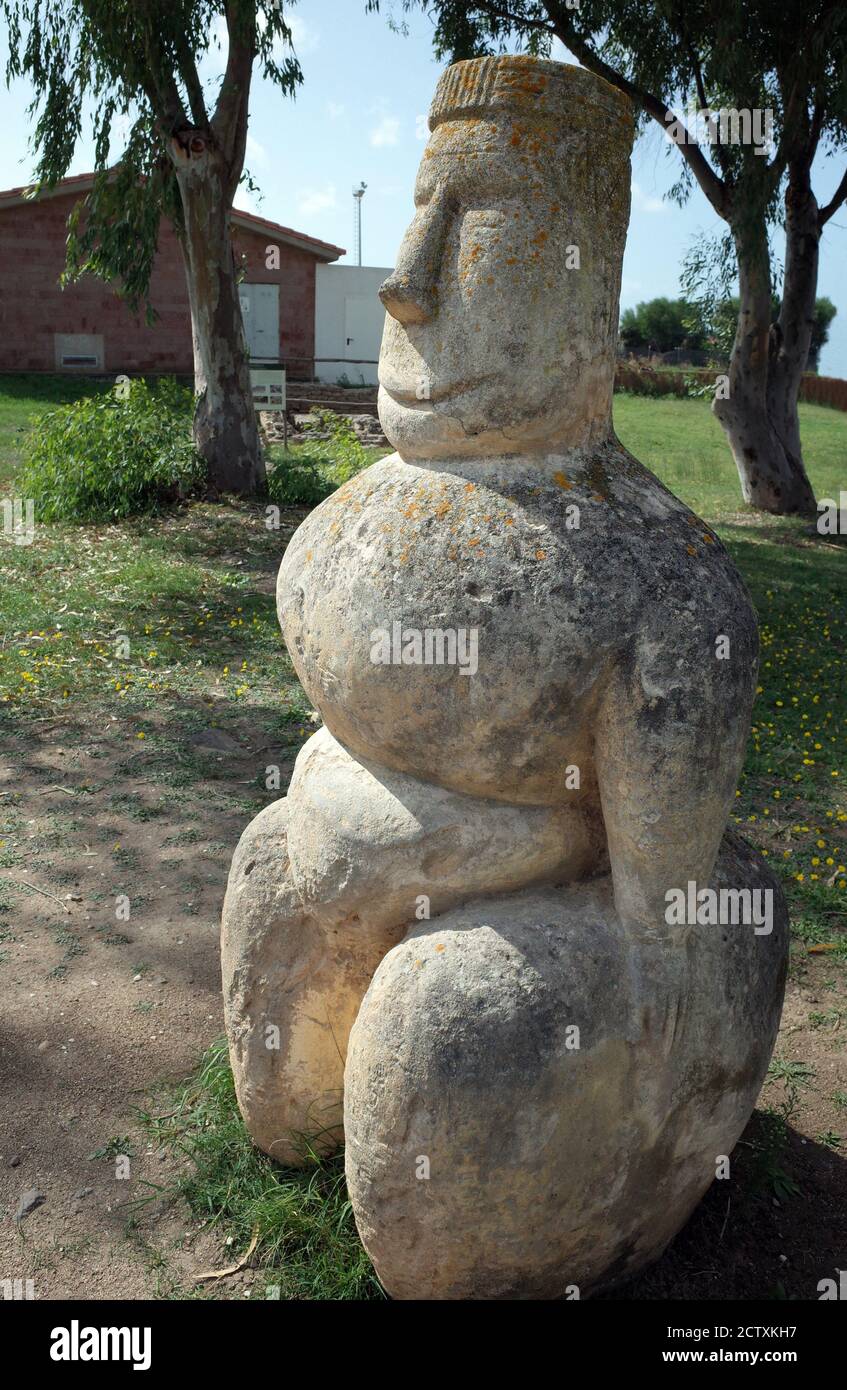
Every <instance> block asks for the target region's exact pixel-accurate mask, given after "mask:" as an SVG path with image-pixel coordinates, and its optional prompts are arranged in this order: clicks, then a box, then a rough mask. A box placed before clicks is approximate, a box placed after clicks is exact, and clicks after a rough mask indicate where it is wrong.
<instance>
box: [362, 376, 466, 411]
mask: <svg viewBox="0 0 847 1390" xmlns="http://www.w3.org/2000/svg"><path fill="white" fill-rule="evenodd" d="M484 381H485V378H484V377H480V378H477V379H475V380H473V381H457V382H454V383H453V384H452V385H450V386H439V387H430V388H429V389H428V390H427V391H426V394H425V395H422V394H421V388H419V387H418V388H416V387H405V386H400V385H398V384H397V383H395V382H388V381H384V380H383V378H382V377H380V381H379V384H380V386H381V387H382V389H383V391H385V392H386V394H387V395H389V396H390V397H391V399H392V400H393V401H396V402H397V404H398V405H403V406H407V407H409V408H410V409H412V410H428V409H430V407H432V406H434V405H439V404H441V403H442V402H443V401H452V400H458V399H459V398H460V397H462V396H467V395H468V394H469V393H470V392H471V391H475V390H477V389H478V387H480V386H481V385H482V384H483V382H484Z"/></svg>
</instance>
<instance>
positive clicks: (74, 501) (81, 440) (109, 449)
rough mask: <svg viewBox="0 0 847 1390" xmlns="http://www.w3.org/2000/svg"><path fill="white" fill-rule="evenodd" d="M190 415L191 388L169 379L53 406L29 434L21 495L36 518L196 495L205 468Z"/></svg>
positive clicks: (93, 515)
mask: <svg viewBox="0 0 847 1390" xmlns="http://www.w3.org/2000/svg"><path fill="white" fill-rule="evenodd" d="M192 413H193V397H192V393H191V391H190V390H188V389H187V388H186V387H183V386H180V385H178V383H177V382H176V381H174V380H173V379H165V380H162V381H160V382H158V383H157V384H155V385H148V383H147V382H146V381H144V380H136V381H123V382H121V383H120V385H119V386H118V387H116V388H115V390H114V391H112V392H110V393H109V394H108V395H103V396H94V397H91V398H89V399H83V400H78V401H75V402H74V403H73V404H72V405H63V406H59V408H58V409H57V410H52V411H50V412H49V413H48V414H46V415H44V416H42V417H41V418H40V419H39V420H38V421H36V422H35V423H34V425H33V427H32V429H31V431H30V433H29V435H28V436H27V440H26V444H25V446H24V466H23V472H22V475H21V480H20V489H21V493H22V495H23V496H24V497H27V498H30V497H31V498H32V499H33V500H34V502H35V508H36V515H37V516H38V518H39V519H40V520H41V521H114V520H116V519H117V518H119V517H125V516H131V515H132V514H133V513H136V512H143V511H148V510H150V509H151V508H154V507H157V506H162V505H165V504H167V503H172V502H175V501H177V500H179V499H180V498H183V497H189V496H191V495H193V494H196V493H198V492H200V491H201V490H202V488H203V486H204V484H205V481H206V470H205V465H204V464H203V461H202V460H201V459H200V458H199V456H198V455H197V453H196V452H195V450H194V446H193V444H192V442H191V419H192Z"/></svg>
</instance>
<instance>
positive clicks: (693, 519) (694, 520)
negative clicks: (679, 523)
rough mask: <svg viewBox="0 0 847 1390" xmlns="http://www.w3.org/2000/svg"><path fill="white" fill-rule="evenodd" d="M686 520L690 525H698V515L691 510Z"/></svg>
mask: <svg viewBox="0 0 847 1390" xmlns="http://www.w3.org/2000/svg"><path fill="white" fill-rule="evenodd" d="M685 520H686V521H687V522H688V525H689V526H696V525H697V518H696V516H695V515H694V513H693V512H689V513H688V516H687V517H686V518H685Z"/></svg>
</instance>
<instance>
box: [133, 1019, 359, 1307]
mask: <svg viewBox="0 0 847 1390" xmlns="http://www.w3.org/2000/svg"><path fill="white" fill-rule="evenodd" d="M141 1120H142V1124H143V1126H144V1128H145V1130H146V1132H147V1133H148V1135H150V1136H151V1138H152V1139H154V1140H155V1142H156V1143H157V1144H159V1145H160V1146H161V1147H163V1148H165V1149H171V1150H173V1151H177V1152H179V1153H180V1154H182V1155H183V1156H184V1157H186V1158H188V1159H189V1160H190V1167H189V1168H188V1170H187V1172H186V1173H185V1174H184V1176H182V1177H181V1178H179V1179H178V1180H177V1182H176V1186H175V1189H173V1191H172V1192H171V1194H170V1195H174V1196H178V1197H179V1198H181V1199H182V1200H183V1201H185V1202H186V1203H187V1204H188V1206H189V1208H190V1210H191V1211H192V1212H193V1214H194V1215H195V1216H196V1217H198V1218H199V1219H200V1220H202V1221H204V1222H205V1223H207V1225H208V1226H209V1227H211V1228H213V1229H215V1230H217V1231H219V1232H220V1233H221V1235H222V1236H225V1237H226V1238H227V1239H228V1241H229V1244H230V1249H231V1258H230V1257H229V1256H228V1257H227V1259H226V1263H227V1264H230V1263H233V1264H234V1263H236V1261H237V1259H238V1256H239V1254H241V1253H243V1252H244V1251H246V1250H247V1249H248V1248H249V1246H250V1244H251V1242H252V1240H253V1238H254V1237H255V1238H256V1241H257V1244H256V1247H255V1250H254V1252H253V1254H252V1256H251V1261H252V1263H253V1264H254V1265H258V1267H259V1268H260V1269H261V1270H262V1274H263V1278H262V1279H261V1280H260V1281H258V1286H257V1295H256V1296H258V1297H268V1296H271V1295H269V1294H268V1290H269V1289H278V1290H279V1294H278V1296H279V1298H281V1299H367V1298H381V1297H382V1296H383V1295H382V1289H381V1287H380V1285H379V1283H378V1281H377V1278H376V1275H375V1274H374V1271H373V1268H372V1266H371V1263H370V1261H369V1259H368V1257H367V1255H366V1254H365V1252H364V1250H363V1249H362V1246H361V1244H360V1243H359V1237H358V1235H357V1233H356V1227H355V1224H354V1222H353V1214H352V1211H351V1209H350V1202H349V1200H348V1197H347V1190H346V1188H345V1185H344V1164H343V1159H341V1158H334V1159H331V1160H324V1161H323V1162H319V1161H318V1160H317V1159H315V1160H314V1161H313V1162H312V1163H310V1164H309V1165H308V1166H307V1167H305V1168H303V1169H286V1168H283V1167H281V1166H280V1165H279V1164H277V1163H274V1162H273V1161H272V1160H271V1159H269V1158H267V1157H266V1156H265V1155H264V1154H261V1153H259V1151H258V1150H257V1149H254V1148H253V1146H252V1145H251V1143H250V1141H249V1139H248V1136H247V1132H246V1130H245V1128H244V1122H243V1120H242V1119H241V1115H240V1114H239V1111H238V1105H237V1103H236V1099H235V1088H234V1086H233V1081H232V1073H231V1071H230V1069H229V1062H228V1060H227V1049H226V1042H225V1041H224V1040H223V1039H222V1040H220V1041H219V1042H217V1043H215V1044H213V1046H212V1047H211V1048H210V1049H209V1051H208V1052H207V1053H206V1056H205V1057H204V1059H203V1062H202V1065H201V1067H200V1069H199V1072H198V1074H197V1076H196V1077H195V1078H194V1079H193V1080H192V1081H191V1082H190V1083H189V1084H188V1085H187V1086H185V1087H183V1088H181V1089H180V1091H178V1092H177V1094H176V1095H175V1096H174V1097H173V1098H171V1099H170V1101H169V1113H168V1114H167V1115H166V1116H165V1117H164V1118H157V1117H156V1116H155V1115H154V1114H152V1113H150V1112H149V1111H148V1112H143V1113H142V1115H141Z"/></svg>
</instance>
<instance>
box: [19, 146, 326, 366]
mask: <svg viewBox="0 0 847 1390" xmlns="http://www.w3.org/2000/svg"><path fill="white" fill-rule="evenodd" d="M92 181H93V180H92V177H91V175H90V174H83V175H80V176H78V177H76V178H69V179H65V180H64V181H63V182H62V183H60V184H58V185H57V187H56V188H55V189H54V190H53V191H52V192H49V193H44V194H41V195H40V196H39V197H38V198H36V199H34V200H33V199H29V198H27V197H25V196H24V195H25V190H24V189H22V188H11V189H9V190H7V191H6V192H3V193H0V371H14V372H23V371H49V372H55V371H78V372H88V373H92V374H93V373H99V372H102V373H108V374H111V373H113V372H114V373H115V374H117V373H119V372H129V373H138V372H174V373H179V374H186V375H190V374H191V373H192V371H193V359H192V350H191V317H190V314H189V309H188V292H187V289H186V283H185V270H184V267H183V260H182V253H181V251H180V247H179V243H178V241H177V238H176V234H175V233H174V231H173V228H172V227H171V226H170V224H169V223H167V222H166V221H164V220H163V222H162V227H161V231H160V236H159V249H158V254H157V257H156V262H155V266H154V269H153V275H152V278H151V282H150V301H151V303H152V305H153V307H154V308H155V309H156V311H157V313H158V316H159V317H158V319H157V320H156V322H155V324H153V325H152V326H149V325H148V324H147V323H146V321H145V318H144V313H143V311H142V312H141V313H140V314H138V315H136V314H133V313H132V312H131V310H130V309H129V307H128V305H127V304H126V303H125V302H124V301H123V300H121V299H120V298H119V297H118V296H117V295H116V294H115V292H114V290H113V289H112V288H111V287H110V286H109V285H108V284H106V283H105V282H104V281H103V280H100V279H98V278H97V277H96V276H86V277H85V278H84V279H83V280H81V281H79V282H78V283H77V284H75V285H69V286H68V288H67V289H64V290H63V289H62V288H61V287H60V285H59V276H60V275H61V272H62V270H63V268H64V264H65V241H66V237H67V220H68V214H69V213H70V211H71V209H72V207H73V206H74V204H75V203H76V202H77V201H78V200H79V198H80V197H81V196H84V195H85V193H86V192H87V191H88V190H89V189H90V187H91V185H92ZM232 228H233V245H234V248H235V254H236V257H237V258H242V263H243V265H244V271H245V274H244V280H243V283H242V285H241V287H240V293H241V304H242V310H243V312H244V323H245V331H246V334H247V341H248V346H249V348H250V353H251V357H253V358H254V359H255V360H266V361H277V360H279V359H280V358H282V359H288V360H286V363H285V365H286V367H287V369H288V372H289V375H291V376H297V377H311V376H312V362H311V360H310V359H312V358H313V357H314V353H315V267H316V266H317V265H318V264H319V263H321V262H324V263H325V262H329V261H335V260H337V259H338V257H339V256H343V255H344V251H343V248H342V247H340V246H331V245H330V244H329V243H328V242H324V241H318V240H317V239H316V238H315V237H310V236H305V235H304V234H303V233H302V232H295V231H292V229H291V228H290V227H282V226H280V225H279V224H278V223H276V222H268V221H266V220H265V219H264V218H263V217H256V216H254V215H253V214H252V213H247V212H239V211H238V210H237V209H233V211H232ZM274 248H276V250H274ZM290 359H298V360H296V361H295V360H290Z"/></svg>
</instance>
